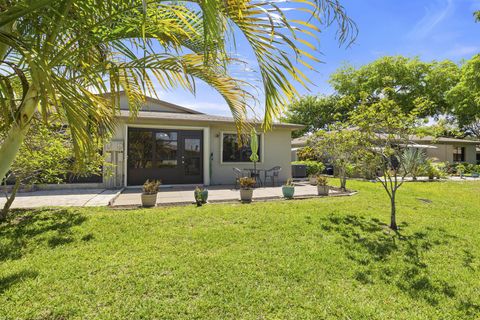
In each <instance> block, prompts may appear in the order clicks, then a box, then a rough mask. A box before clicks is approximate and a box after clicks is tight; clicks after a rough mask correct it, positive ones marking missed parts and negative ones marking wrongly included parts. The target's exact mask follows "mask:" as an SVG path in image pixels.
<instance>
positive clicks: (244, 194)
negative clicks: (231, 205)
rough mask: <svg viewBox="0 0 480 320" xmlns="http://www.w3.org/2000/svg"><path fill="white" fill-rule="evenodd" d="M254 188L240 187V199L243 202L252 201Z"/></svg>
mask: <svg viewBox="0 0 480 320" xmlns="http://www.w3.org/2000/svg"><path fill="white" fill-rule="evenodd" d="M252 197H253V189H240V201H242V202H243V203H250V202H252Z"/></svg>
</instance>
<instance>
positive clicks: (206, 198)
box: [202, 189, 208, 203]
mask: <svg viewBox="0 0 480 320" xmlns="http://www.w3.org/2000/svg"><path fill="white" fill-rule="evenodd" d="M207 200H208V190H207V189H203V191H202V203H207Z"/></svg>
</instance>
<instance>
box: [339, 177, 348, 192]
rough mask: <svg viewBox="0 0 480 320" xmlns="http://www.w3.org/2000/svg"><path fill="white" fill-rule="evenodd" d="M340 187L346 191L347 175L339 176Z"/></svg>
mask: <svg viewBox="0 0 480 320" xmlns="http://www.w3.org/2000/svg"><path fill="white" fill-rule="evenodd" d="M340 189H341V190H342V191H347V177H346V176H342V177H340Z"/></svg>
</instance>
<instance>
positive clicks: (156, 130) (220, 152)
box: [103, 94, 303, 188]
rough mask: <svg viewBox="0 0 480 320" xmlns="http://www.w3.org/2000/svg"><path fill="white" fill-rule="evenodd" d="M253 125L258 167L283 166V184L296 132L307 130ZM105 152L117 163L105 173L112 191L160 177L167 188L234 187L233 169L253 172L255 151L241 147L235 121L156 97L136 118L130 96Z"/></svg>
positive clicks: (148, 100)
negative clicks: (184, 185)
mask: <svg viewBox="0 0 480 320" xmlns="http://www.w3.org/2000/svg"><path fill="white" fill-rule="evenodd" d="M253 124H254V125H255V126H256V127H258V130H257V131H258V135H259V162H257V168H260V169H270V168H272V167H275V166H280V167H281V168H282V170H281V171H280V173H279V177H278V181H279V182H282V181H285V180H287V179H288V178H289V177H290V176H291V169H290V144H291V139H292V138H291V133H292V131H294V130H297V129H300V128H303V126H302V125H296V124H287V123H274V124H273V129H272V130H270V131H267V132H263V131H262V130H260V123H258V122H255V123H253ZM104 153H105V155H106V156H107V161H108V162H110V163H112V164H114V166H106V168H105V169H104V171H105V173H104V177H103V183H104V185H105V186H106V187H110V188H114V187H122V186H139V185H142V184H143V183H144V182H145V180H147V179H160V180H161V181H162V184H163V185H177V184H203V185H219V184H233V183H234V182H235V178H234V172H233V168H240V169H244V168H253V163H252V162H251V161H250V159H249V156H250V154H251V150H250V147H249V146H248V145H244V146H243V147H241V148H239V146H238V143H237V133H236V128H235V123H234V121H233V119H232V118H229V117H223V116H215V115H208V114H204V113H201V112H199V111H196V110H192V109H189V108H185V107H181V106H178V105H175V104H172V103H168V102H165V101H161V100H158V99H154V98H150V97H146V99H145V103H144V105H143V106H142V108H141V110H140V111H139V112H138V114H137V116H136V117H135V118H133V117H131V114H130V111H129V108H128V100H127V98H126V96H125V95H124V94H122V95H121V97H120V114H119V116H118V122H117V125H116V130H115V132H114V134H113V136H112V140H111V142H110V143H109V144H107V145H106V146H105V149H104ZM109 167H111V168H113V169H110V168H109ZM107 172H108V173H107Z"/></svg>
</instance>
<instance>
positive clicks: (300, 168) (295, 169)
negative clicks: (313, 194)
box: [292, 164, 307, 178]
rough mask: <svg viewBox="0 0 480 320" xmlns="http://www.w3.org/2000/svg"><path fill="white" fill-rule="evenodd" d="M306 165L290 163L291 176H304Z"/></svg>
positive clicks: (305, 174)
mask: <svg viewBox="0 0 480 320" xmlns="http://www.w3.org/2000/svg"><path fill="white" fill-rule="evenodd" d="M306 177H307V166H306V165H304V164H292V178H306Z"/></svg>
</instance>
